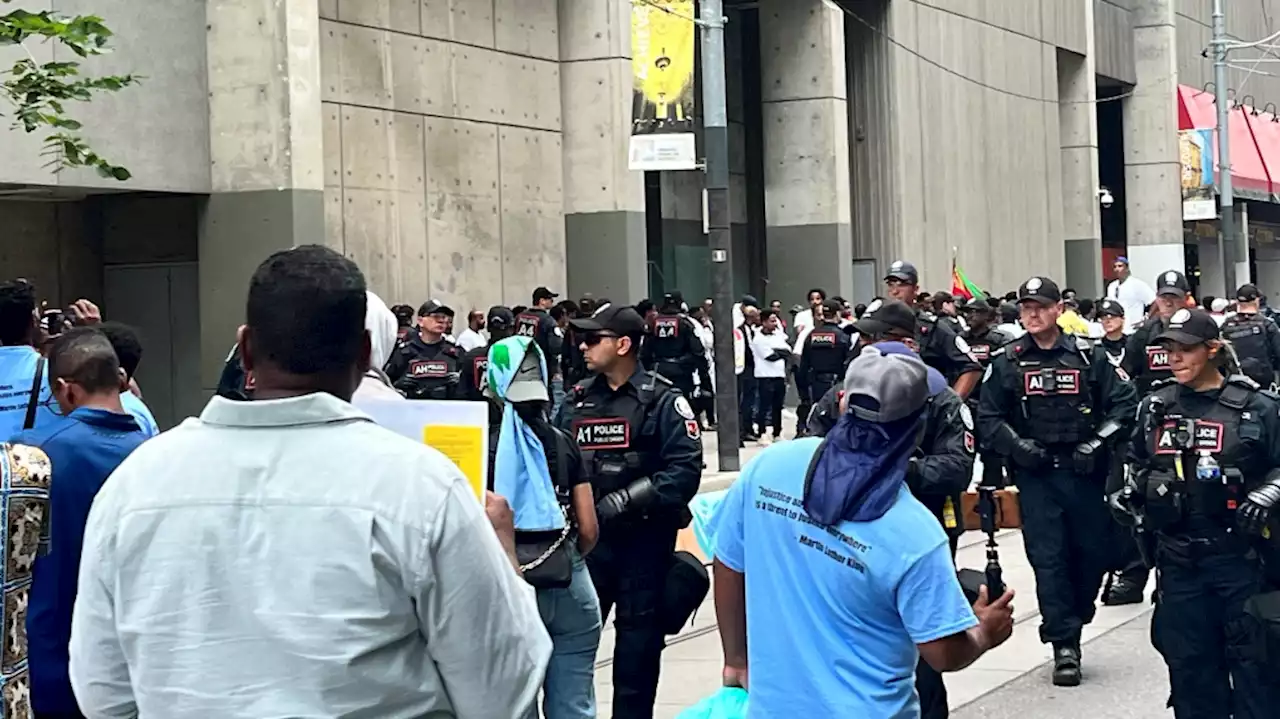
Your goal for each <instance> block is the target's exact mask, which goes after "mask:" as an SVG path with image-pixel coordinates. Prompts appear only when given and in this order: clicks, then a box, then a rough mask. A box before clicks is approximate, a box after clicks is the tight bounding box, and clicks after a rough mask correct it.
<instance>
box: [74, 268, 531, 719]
mask: <svg viewBox="0 0 1280 719" xmlns="http://www.w3.org/2000/svg"><path fill="white" fill-rule="evenodd" d="M367 306H368V296H367V294H366V287H365V280H364V276H363V275H362V274H361V272H360V270H359V268H357V267H356V266H355V264H354V263H352V262H351V261H350V260H349V259H347V258H345V257H343V256H342V255H341V254H338V253H337V252H334V251H333V250H331V249H328V248H325V247H319V246H314V245H308V246H301V247H296V248H294V249H291V250H286V251H282V252H278V253H276V254H274V255H272V256H271V257H269V258H268V259H267V260H266V261H265V262H263V263H262V265H261V266H259V268H258V270H257V271H256V272H255V273H254V276H253V278H252V279H251V281H250V285H249V294H248V301H247V303H246V324H245V325H244V326H243V327H242V328H241V329H240V331H239V344H240V348H241V357H242V361H243V363H244V367H245V370H246V372H249V373H251V374H253V376H254V378H255V383H256V386H255V389H254V391H253V399H252V401H248V402H235V401H229V400H226V399H224V398H221V397H214V398H213V399H212V400H211V401H210V402H209V404H208V406H207V407H206V408H205V410H204V411H203V412H202V413H201V415H200V417H199V418H198V419H190V420H188V421H187V422H185V423H183V424H182V425H181V426H179V427H177V428H175V429H173V430H171V431H169V432H166V433H164V434H162V435H160V436H159V437H157V438H155V439H153V440H151V441H149V442H147V443H145V444H143V445H142V447H140V448H139V449H138V451H137V452H135V453H134V454H133V455H131V456H130V457H129V458H128V459H127V460H126V461H125V462H124V463H123V464H122V465H121V466H120V468H119V469H117V470H116V472H115V474H114V475H113V476H112V478H111V481H110V482H109V483H108V484H107V485H106V486H105V487H104V488H103V490H102V492H100V493H99V495H98V498H97V500H96V501H95V502H94V506H93V511H92V512H91V513H90V517H89V523H88V527H87V529H86V532H85V541H84V556H83V561H82V563H81V568H82V571H81V575H80V582H79V596H78V597H77V599H76V605H75V613H74V621H73V625H72V626H73V630H72V637H71V682H72V685H73V686H74V687H75V692H76V698H77V700H78V701H79V704H80V708H81V709H82V710H83V711H84V713H85V714H86V715H87V716H92V717H105V716H143V717H147V716H157V717H161V716H162V717H166V719H208V718H209V717H219V718H224V719H241V718H242V719H250V718H257V717H264V716H355V715H362V716H378V717H393V716H406V717H407V716H432V715H437V714H438V715H446V714H447V715H450V716H456V717H461V718H464V719H465V718H470V717H475V718H485V719H491V718H492V717H517V716H521V715H523V714H524V713H525V712H526V711H528V710H529V708H530V707H531V706H532V704H533V702H534V699H535V697H536V695H537V692H538V690H539V688H540V687H541V685H542V679H543V676H544V672H545V669H546V666H547V659H548V656H549V655H550V652H551V644H550V641H549V640H548V637H547V633H546V630H545V629H544V628H543V626H542V622H541V621H540V620H539V617H538V610H537V602H536V600H535V596H534V593H533V590H532V588H531V587H529V586H528V585H527V584H525V583H524V582H523V581H522V580H521V579H520V576H519V574H518V571H517V567H518V560H517V559H516V556H515V553H516V550H515V530H514V527H513V526H512V521H513V519H512V513H511V510H510V508H509V506H508V505H507V503H506V501H505V500H502V499H501V498H500V497H497V496H496V495H493V494H489V495H488V496H487V497H486V500H485V506H484V508H483V510H482V508H481V505H480V502H479V501H477V497H476V496H475V493H474V491H473V490H472V489H471V487H470V486H469V484H468V482H467V479H466V478H465V477H464V476H463V475H462V473H461V472H460V471H459V470H458V468H457V466H456V465H454V463H453V462H451V461H449V460H448V459H447V458H446V457H445V456H444V455H442V454H440V453H439V452H437V451H436V450H433V449H431V448H429V447H426V446H424V445H422V444H421V443H418V442H414V441H411V440H408V439H405V438H403V437H400V436H398V435H396V434H394V433H393V432H391V431H390V430H387V429H384V428H382V427H379V426H377V425H376V424H374V423H373V422H372V421H371V420H370V419H369V418H368V417H367V416H366V415H365V414H363V413H361V412H360V411H359V410H357V409H355V408H354V407H352V406H351V405H350V404H348V402H349V400H350V399H351V397H352V395H353V394H354V392H355V390H356V387H357V386H358V385H359V384H360V381H361V379H362V377H363V376H364V373H365V372H366V371H367V370H368V369H369V367H370V360H371V357H370V355H371V348H370V338H369V333H368V332H367V331H366V330H365V326H364V325H365V318H366V310H367ZM486 514H488V521H487V522H486V519H485V515H486ZM495 530H496V531H495ZM248 688H251V689H252V690H248Z"/></svg>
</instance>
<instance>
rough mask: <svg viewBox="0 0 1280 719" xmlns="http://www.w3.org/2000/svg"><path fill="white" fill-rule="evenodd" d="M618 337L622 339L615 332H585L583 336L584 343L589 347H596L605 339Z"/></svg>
mask: <svg viewBox="0 0 1280 719" xmlns="http://www.w3.org/2000/svg"><path fill="white" fill-rule="evenodd" d="M616 339H620V338H619V336H618V335H615V334H610V333H607V332H592V333H590V334H585V335H583V336H582V344H584V345H586V346H588V347H595V346H596V345H598V344H600V343H601V342H603V341H605V340H616Z"/></svg>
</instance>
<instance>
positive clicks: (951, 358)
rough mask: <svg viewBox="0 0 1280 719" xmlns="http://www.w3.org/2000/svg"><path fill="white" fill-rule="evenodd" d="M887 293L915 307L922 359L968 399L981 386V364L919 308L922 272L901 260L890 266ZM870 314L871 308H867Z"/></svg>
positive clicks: (958, 338)
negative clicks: (917, 303)
mask: <svg viewBox="0 0 1280 719" xmlns="http://www.w3.org/2000/svg"><path fill="white" fill-rule="evenodd" d="M884 282H885V294H887V295H888V296H889V297H891V298H893V299H895V300H900V301H902V302H904V303H906V304H907V306H909V307H912V308H916V323H917V330H916V334H917V336H919V338H920V359H922V360H924V363H925V364H927V365H929V366H930V367H933V368H934V369H936V370H938V371H939V372H941V373H942V374H943V376H944V377H946V378H947V379H948V381H950V382H951V386H952V388H954V389H955V391H956V394H958V395H960V397H961V398H962V399H967V398H968V397H969V394H970V393H971V392H973V388H974V387H977V386H978V381H979V378H980V377H981V376H982V365H981V364H979V363H978V360H977V358H975V357H974V356H973V353H972V352H970V351H969V343H968V342H966V341H965V339H964V338H963V337H961V336H960V335H958V334H956V333H955V330H953V329H951V326H950V325H949V324H947V323H945V322H939V321H938V317H937V316H936V315H934V314H933V313H932V312H926V311H923V310H921V309H919V308H918V307H917V305H916V298H917V296H918V295H919V292H920V273H919V272H917V271H916V268H915V265H913V264H911V263H910V262H903V261H902V260H898V261H896V262H894V263H893V264H892V265H889V273H888V274H887V275H885V278H884ZM867 310H868V311H870V308H869V307H868V308H867Z"/></svg>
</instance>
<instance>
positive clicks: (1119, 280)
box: [1107, 257, 1156, 332]
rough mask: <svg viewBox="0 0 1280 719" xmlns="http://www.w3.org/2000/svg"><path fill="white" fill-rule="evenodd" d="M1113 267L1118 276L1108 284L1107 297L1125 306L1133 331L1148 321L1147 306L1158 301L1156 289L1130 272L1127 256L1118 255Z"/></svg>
mask: <svg viewBox="0 0 1280 719" xmlns="http://www.w3.org/2000/svg"><path fill="white" fill-rule="evenodd" d="M1111 269H1113V270H1115V273H1116V278H1115V279H1114V280H1112V281H1111V284H1109V285H1107V297H1108V298H1109V299H1113V300H1116V301H1118V302H1119V303H1120V304H1121V305H1123V306H1124V319H1125V324H1126V325H1128V331H1129V332H1132V331H1133V329H1134V328H1135V327H1137V326H1138V325H1140V324H1142V323H1143V322H1145V321H1146V319H1147V307H1149V306H1150V305H1151V303H1152V302H1155V301H1156V291H1155V290H1153V289H1151V285H1149V284H1147V283H1146V282H1143V281H1142V280H1140V279H1138V278H1137V277H1134V276H1133V275H1131V274H1130V273H1129V259H1128V258H1127V257H1117V258H1116V261H1115V264H1114V265H1112V266H1111Z"/></svg>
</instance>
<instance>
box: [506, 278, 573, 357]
mask: <svg viewBox="0 0 1280 719" xmlns="http://www.w3.org/2000/svg"><path fill="white" fill-rule="evenodd" d="M559 296H560V295H558V294H556V293H554V292H552V291H551V290H549V289H547V288H546V287H539V288H537V289H535V290H534V291H533V305H532V306H530V307H529V308H527V309H525V310H524V311H522V312H517V313H516V331H515V334H516V335H519V336H520V337H528V338H529V339H531V340H533V341H534V342H536V343H537V344H538V348H539V349H541V350H542V357H543V358H544V359H546V361H547V370H548V371H550V372H552V373H554V374H556V375H557V376H558V375H559V373H560V347H561V344H562V342H563V338H562V337H561V333H560V331H559V328H557V327H556V321H555V320H554V319H552V318H551V313H550V310H551V308H552V307H554V306H555V304H556V298H557V297H559Z"/></svg>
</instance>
